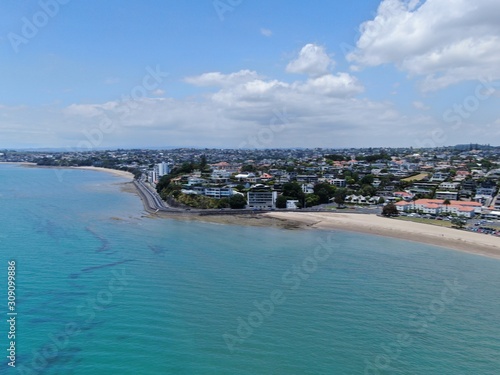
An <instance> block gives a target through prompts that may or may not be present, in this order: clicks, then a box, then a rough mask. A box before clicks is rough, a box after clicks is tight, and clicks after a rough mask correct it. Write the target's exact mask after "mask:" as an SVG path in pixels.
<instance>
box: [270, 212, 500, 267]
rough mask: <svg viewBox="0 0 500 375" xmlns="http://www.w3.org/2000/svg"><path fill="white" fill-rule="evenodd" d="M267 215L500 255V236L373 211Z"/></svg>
mask: <svg viewBox="0 0 500 375" xmlns="http://www.w3.org/2000/svg"><path fill="white" fill-rule="evenodd" d="M262 215H263V216H265V217H270V218H276V219H281V220H293V221H294V222H300V223H302V224H303V225H304V226H307V227H308V228H312V229H323V230H343V231H349V232H359V233H365V234H370V235H379V236H385V237H392V238H398V239H402V240H407V241H413V242H419V243H425V244H428V245H434V246H439V247H444V248H447V249H451V250H458V251H461V252H466V253H469V254H474V255H481V256H486V257H490V258H496V259H500V238H498V237H494V236H489V235H485V234H480V233H473V232H468V231H465V230H458V229H452V228H445V227H440V226H435V225H430V224H422V223H414V222H408V221H402V220H397V219H391V218H385V217H380V216H376V215H369V214H349V213H342V214H341V213H329V212H318V213H312V212H268V213H264V214H262Z"/></svg>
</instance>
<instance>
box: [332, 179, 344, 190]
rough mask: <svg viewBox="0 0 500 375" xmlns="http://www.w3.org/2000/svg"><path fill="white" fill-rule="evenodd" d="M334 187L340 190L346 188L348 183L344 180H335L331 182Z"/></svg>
mask: <svg viewBox="0 0 500 375" xmlns="http://www.w3.org/2000/svg"><path fill="white" fill-rule="evenodd" d="M331 183H332V185H334V186H336V187H339V188H345V187H346V182H345V179H344V178H334V179H333V180H331Z"/></svg>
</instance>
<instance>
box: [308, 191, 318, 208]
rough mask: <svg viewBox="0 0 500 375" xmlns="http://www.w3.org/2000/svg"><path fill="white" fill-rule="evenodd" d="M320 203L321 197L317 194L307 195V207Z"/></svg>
mask: <svg viewBox="0 0 500 375" xmlns="http://www.w3.org/2000/svg"><path fill="white" fill-rule="evenodd" d="M318 204H319V197H318V196H317V195H316V194H308V195H307V196H306V207H312V206H316V205H318Z"/></svg>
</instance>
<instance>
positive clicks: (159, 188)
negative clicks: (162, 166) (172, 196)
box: [156, 175, 171, 194]
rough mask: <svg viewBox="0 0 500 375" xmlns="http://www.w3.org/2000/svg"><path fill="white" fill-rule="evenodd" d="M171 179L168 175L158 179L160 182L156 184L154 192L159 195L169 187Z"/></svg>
mask: <svg viewBox="0 0 500 375" xmlns="http://www.w3.org/2000/svg"><path fill="white" fill-rule="evenodd" d="M170 181H171V178H170V177H169V176H168V175H165V176H162V177H161V178H160V181H158V183H157V184H156V191H157V192H158V194H160V193H161V191H162V190H163V189H165V188H167V187H168V186H169V185H170Z"/></svg>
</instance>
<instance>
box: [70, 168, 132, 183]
mask: <svg viewBox="0 0 500 375" xmlns="http://www.w3.org/2000/svg"><path fill="white" fill-rule="evenodd" d="M70 168H72V169H85V170H89V171H97V172H107V173H111V174H113V175H115V176H118V177H124V178H128V179H130V180H133V179H134V175H133V174H132V173H130V172H127V171H119V170H118V169H110V168H100V167H70Z"/></svg>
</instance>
